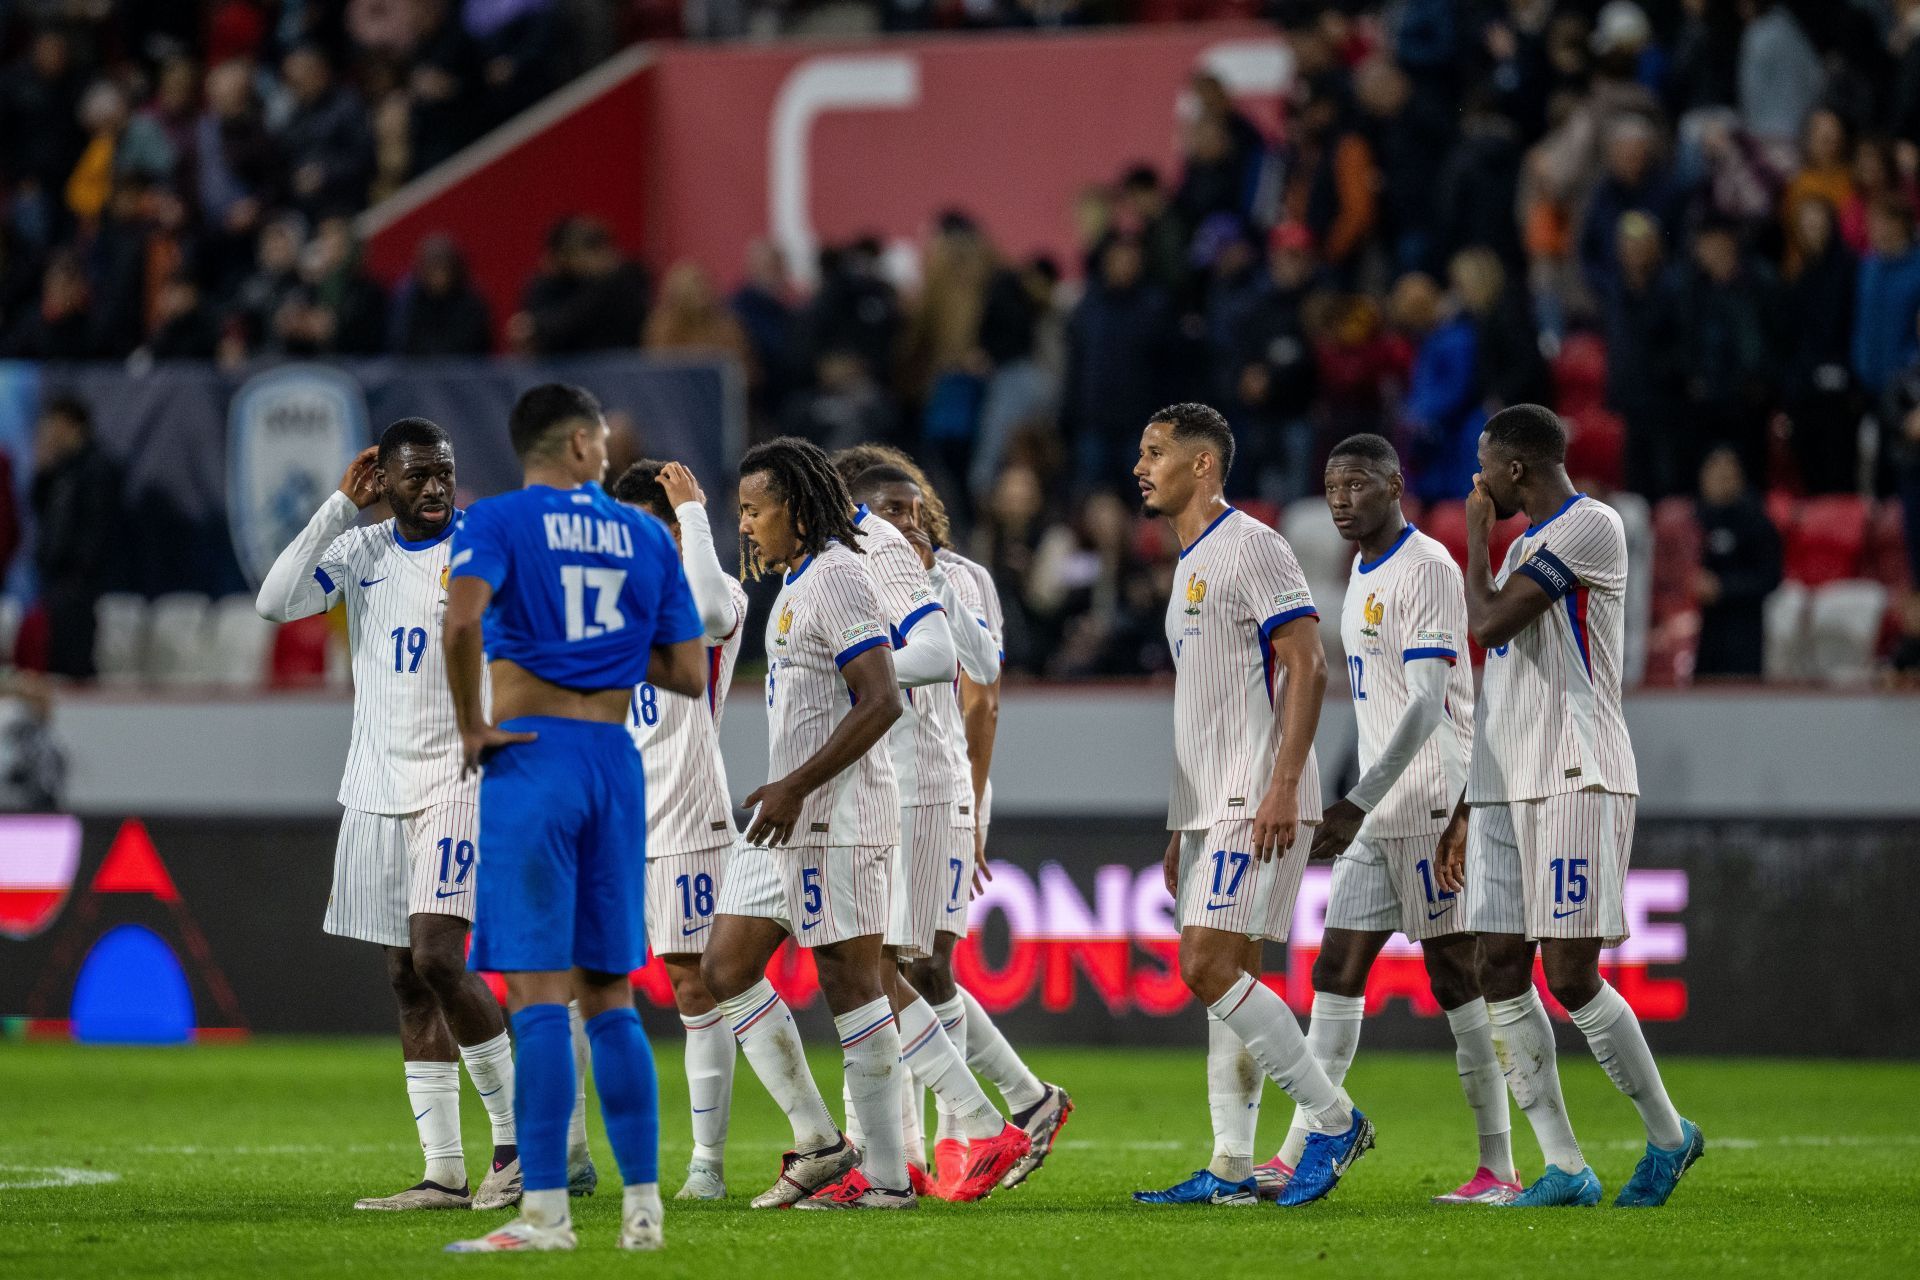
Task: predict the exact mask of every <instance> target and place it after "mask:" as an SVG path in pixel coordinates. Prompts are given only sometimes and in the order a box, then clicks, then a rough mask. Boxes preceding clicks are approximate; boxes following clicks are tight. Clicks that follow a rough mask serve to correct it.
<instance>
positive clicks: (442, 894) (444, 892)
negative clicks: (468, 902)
mask: <svg viewBox="0 0 1920 1280" xmlns="http://www.w3.org/2000/svg"><path fill="white" fill-rule="evenodd" d="M465 892H466V890H465V889H435V890H434V891H433V896H434V897H436V898H457V897H459V896H460V895H461V894H463V893H465Z"/></svg>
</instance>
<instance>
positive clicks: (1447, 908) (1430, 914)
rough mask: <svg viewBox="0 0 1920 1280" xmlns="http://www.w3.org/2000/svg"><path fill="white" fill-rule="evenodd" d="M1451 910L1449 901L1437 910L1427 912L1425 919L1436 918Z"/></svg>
mask: <svg viewBox="0 0 1920 1280" xmlns="http://www.w3.org/2000/svg"><path fill="white" fill-rule="evenodd" d="M1451 910H1453V904H1452V903H1451V902H1449V903H1448V904H1447V905H1446V906H1444V907H1442V908H1440V909H1439V910H1438V911H1429V912H1427V919H1429V920H1438V919H1439V918H1440V917H1441V916H1443V915H1445V914H1447V912H1449V911H1451Z"/></svg>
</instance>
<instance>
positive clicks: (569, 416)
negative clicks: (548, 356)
mask: <svg viewBox="0 0 1920 1280" xmlns="http://www.w3.org/2000/svg"><path fill="white" fill-rule="evenodd" d="M581 418H583V419H585V420H586V421H588V422H597V421H598V420H599V418H600V402H599V401H598V400H597V399H595V398H594V395H593V392H591V391H589V390H587V389H586V388H585V387H576V386H572V385H570V384H568V383H565V382H543V383H541V384H540V385H539V386H537V387H533V388H531V389H530V390H527V391H523V392H521V394H520V398H519V399H518V400H516V401H515V402H514V405H513V414H512V416H511V417H509V418H508V419H507V432H508V434H509V435H510V436H511V437H512V438H513V452H514V454H515V455H516V456H518V457H521V458H526V457H530V456H532V455H533V454H536V453H541V452H544V451H545V450H547V449H550V448H552V446H553V441H552V439H551V437H552V435H553V432H554V428H556V427H559V426H562V425H564V424H566V423H569V422H572V421H574V420H575V419H581Z"/></svg>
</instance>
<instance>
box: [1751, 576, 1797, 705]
mask: <svg viewBox="0 0 1920 1280" xmlns="http://www.w3.org/2000/svg"><path fill="white" fill-rule="evenodd" d="M1807 596H1808V592H1807V589H1806V587H1805V586H1803V585H1801V584H1800V583H1798V582H1783V583H1781V584H1780V586H1779V587H1778V589H1776V590H1775V591H1774V593H1773V594H1772V595H1770V596H1768V597H1767V603H1766V605H1765V606H1764V613H1763V616H1764V618H1765V628H1766V637H1765V650H1764V653H1763V656H1762V658H1761V667H1760V670H1761V674H1762V675H1764V676H1765V677H1766V678H1767V679H1768V680H1788V681H1791V680H1805V679H1808V678H1809V676H1808V672H1809V668H1808V666H1807Z"/></svg>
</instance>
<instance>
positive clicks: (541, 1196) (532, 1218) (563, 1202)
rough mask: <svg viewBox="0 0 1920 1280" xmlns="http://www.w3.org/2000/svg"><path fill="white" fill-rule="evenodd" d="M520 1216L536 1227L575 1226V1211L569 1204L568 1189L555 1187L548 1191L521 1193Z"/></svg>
mask: <svg viewBox="0 0 1920 1280" xmlns="http://www.w3.org/2000/svg"><path fill="white" fill-rule="evenodd" d="M520 1216H521V1217H523V1218H525V1219H526V1220H527V1221H529V1222H531V1223H533V1225H534V1226H536V1227H566V1226H571V1225H573V1210H572V1208H570V1207H569V1206H568V1204H567V1189H566V1188H565V1187H553V1188H551V1189H549V1190H546V1191H523V1192H521V1193H520Z"/></svg>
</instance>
